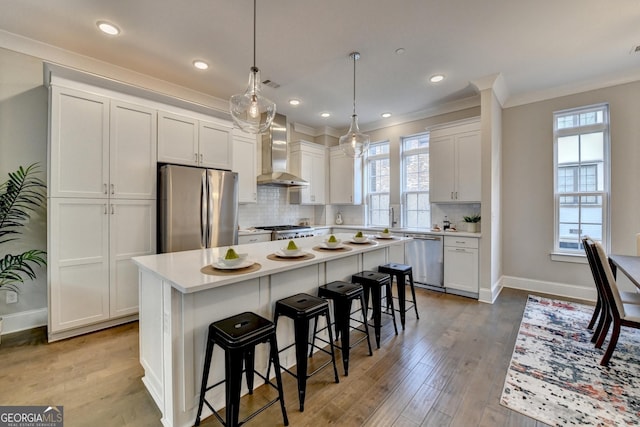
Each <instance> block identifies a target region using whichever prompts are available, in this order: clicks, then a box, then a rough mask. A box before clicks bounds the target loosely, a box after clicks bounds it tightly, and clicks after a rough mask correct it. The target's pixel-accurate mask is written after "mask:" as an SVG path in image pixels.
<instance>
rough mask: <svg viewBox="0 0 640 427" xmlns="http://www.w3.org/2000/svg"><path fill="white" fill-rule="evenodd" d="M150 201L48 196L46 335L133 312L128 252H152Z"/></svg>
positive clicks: (134, 281) (134, 288) (134, 276)
mask: <svg viewBox="0 0 640 427" xmlns="http://www.w3.org/2000/svg"><path fill="white" fill-rule="evenodd" d="M155 203H156V202H155V200H118V199H113V200H111V201H108V200H104V199H82V198H53V199H50V200H49V207H48V208H49V250H48V255H49V263H48V269H49V299H50V301H49V307H50V309H49V316H50V319H49V335H50V337H52V336H55V335H56V334H58V333H60V332H63V331H66V330H70V329H76V328H80V327H85V326H87V325H92V324H96V323H100V322H104V321H108V320H110V319H112V318H117V317H122V316H126V315H133V314H136V313H137V312H138V271H137V268H136V266H135V265H134V264H133V262H132V261H131V257H133V256H138V255H150V254H153V253H155V248H156V244H155V235H156V232H155Z"/></svg>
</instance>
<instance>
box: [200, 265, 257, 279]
mask: <svg viewBox="0 0 640 427" xmlns="http://www.w3.org/2000/svg"><path fill="white" fill-rule="evenodd" d="M261 268H262V265H260V264H259V263H257V262H254V263H253V264H251V265H250V266H248V267H244V268H237V269H234V270H227V269H221V268H215V267H214V266H212V265H205V266H204V267H202V268H201V269H200V272H201V273H204V274H209V275H211V276H235V275H237V274H246V273H253V272H254V271H258V270H260V269H261Z"/></svg>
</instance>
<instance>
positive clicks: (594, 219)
mask: <svg viewBox="0 0 640 427" xmlns="http://www.w3.org/2000/svg"><path fill="white" fill-rule="evenodd" d="M553 131H554V163H555V164H554V170H555V174H554V181H555V187H554V188H555V245H554V252H556V253H566V254H580V255H582V254H584V249H583V248H582V242H581V239H582V238H583V237H584V236H589V237H591V238H592V239H594V240H596V241H599V242H602V243H603V244H604V245H605V247H606V246H608V245H607V243H608V229H609V227H608V208H607V206H608V200H609V169H610V167H609V108H608V105H606V104H601V105H594V106H589V107H584V108H578V109H572V110H564V111H558V112H556V113H554V117H553Z"/></svg>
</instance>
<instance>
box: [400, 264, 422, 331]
mask: <svg viewBox="0 0 640 427" xmlns="http://www.w3.org/2000/svg"><path fill="white" fill-rule="evenodd" d="M409 285H410V287H411V296H412V297H413V309H414V310H415V311H416V319H420V316H419V315H418V300H417V299H416V288H415V286H413V270H409ZM402 329H404V323H403V324H402Z"/></svg>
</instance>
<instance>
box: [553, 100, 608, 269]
mask: <svg viewBox="0 0 640 427" xmlns="http://www.w3.org/2000/svg"><path fill="white" fill-rule="evenodd" d="M602 107H606V117H605V123H603V124H600V123H599V124H595V125H585V126H580V133H590V132H596V131H600V130H606V132H605V133H604V141H603V145H604V147H603V150H604V153H603V158H604V159H603V162H604V165H605V170H604V176H603V179H604V184H603V185H604V189H603V191H602V192H593V193H597V194H599V195H600V194H601V195H602V204H603V207H602V236H603V241H602V245H603V246H604V247H605V250H606V251H607V252H609V248H610V242H611V233H610V231H609V230H610V227H609V218H610V204H609V198H610V197H611V119H610V114H609V113H610V109H609V104H608V103H602V104H595V105H591V106H585V107H579V108H572V109H567V110H561V111H555V112H554V113H553V195H554V202H553V211H554V219H553V233H554V236H553V250H552V251H551V253H550V256H551V260H552V261H558V262H569V263H580V264H586V263H587V258H586V254H585V253H584V251H582V253H580V252H578V251H563V250H562V249H560V247H559V246H558V244H559V226H558V224H559V221H560V218H559V215H560V210H559V206H560V195H559V194H558V191H557V188H558V137H562V136H570V135H575V134H576V131H575V128H571V129H557V128H556V126H557V121H556V115H558V114H562V113H571V112H588V111H589V110H590V109H591V110H599V109H601V108H602ZM584 193H588V192H581V193H580V194H584Z"/></svg>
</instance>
